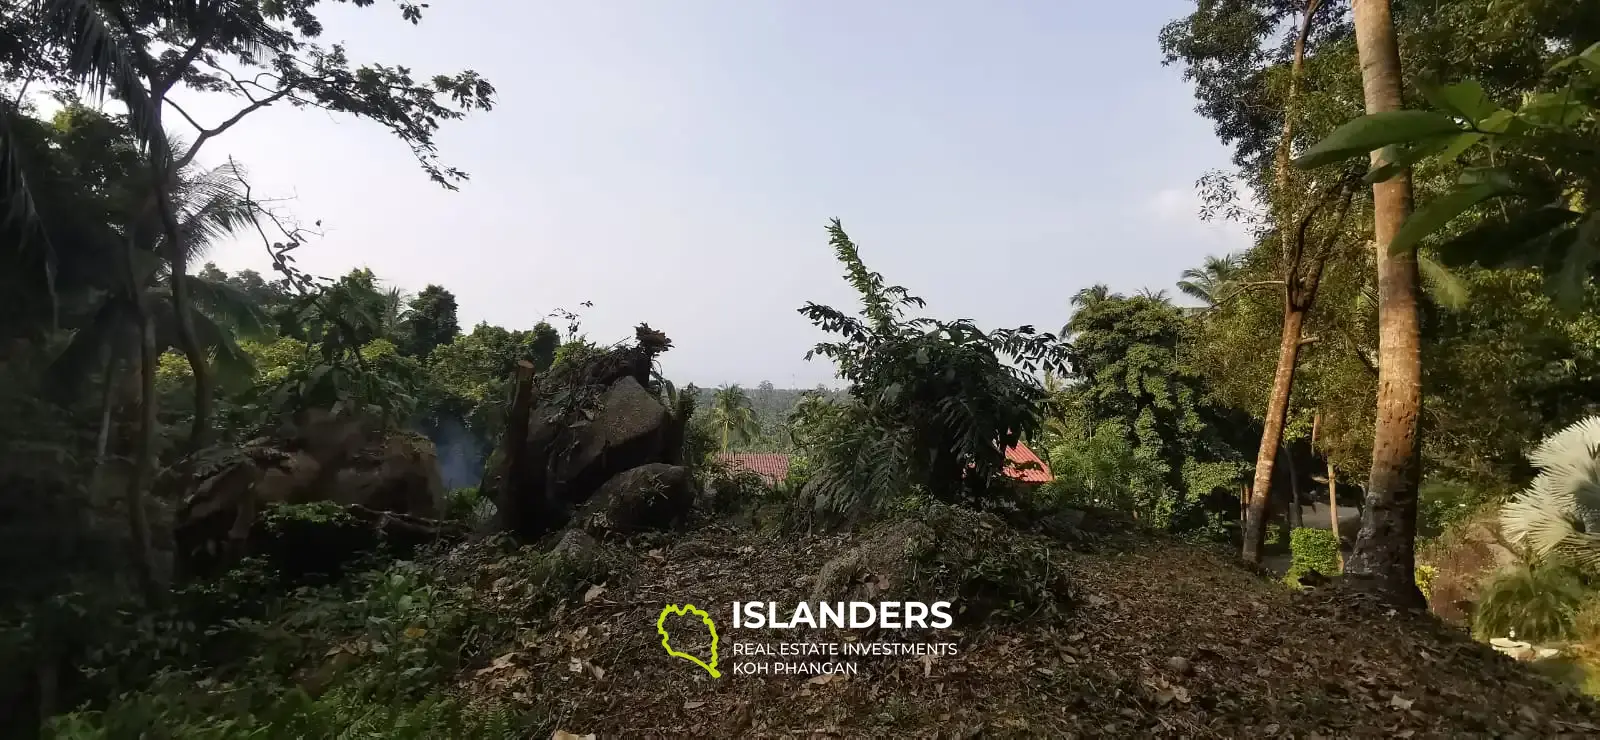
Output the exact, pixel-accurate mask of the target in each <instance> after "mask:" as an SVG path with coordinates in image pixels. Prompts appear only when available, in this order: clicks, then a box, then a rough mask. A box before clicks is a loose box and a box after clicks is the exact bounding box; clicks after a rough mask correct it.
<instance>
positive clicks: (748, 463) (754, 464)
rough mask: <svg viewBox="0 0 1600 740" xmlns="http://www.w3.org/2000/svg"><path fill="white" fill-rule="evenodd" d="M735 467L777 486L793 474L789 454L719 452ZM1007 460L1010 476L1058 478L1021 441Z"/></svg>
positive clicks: (1032, 479)
mask: <svg viewBox="0 0 1600 740" xmlns="http://www.w3.org/2000/svg"><path fill="white" fill-rule="evenodd" d="M717 459H719V460H722V461H723V462H725V463H727V464H728V465H730V466H732V467H739V468H744V469H745V470H749V471H751V472H753V473H755V474H756V475H759V476H761V477H762V478H764V479H766V481H767V482H768V483H769V484H772V485H777V484H779V483H782V482H783V480H784V479H785V478H787V477H789V456H788V455H784V454H780V453H751V452H741V453H737V454H732V455H717ZM1006 461H1007V462H1009V463H1011V464H1010V465H1008V466H1006V473H1005V474H1006V476H1007V477H1010V478H1014V479H1016V480H1018V481H1021V482H1023V483H1049V482H1050V481H1052V480H1055V478H1054V476H1052V475H1051V474H1050V466H1049V465H1046V464H1045V462H1044V461H1043V460H1040V459H1039V456H1038V455H1035V454H1033V450H1030V449H1028V446H1027V445H1025V444H1023V443H1021V442H1018V443H1017V444H1016V446H1015V447H1011V448H1010V449H1007V450H1006ZM1027 463H1033V464H1035V465H1038V466H1039V467H1037V468H1034V467H1031V466H1029V467H1027V468H1026V469H1019V467H1018V466H1023V465H1026V464H1027Z"/></svg>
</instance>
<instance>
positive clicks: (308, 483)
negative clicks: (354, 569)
mask: <svg viewBox="0 0 1600 740" xmlns="http://www.w3.org/2000/svg"><path fill="white" fill-rule="evenodd" d="M195 468H196V475H197V480H196V485H195V489H194V493H193V494H191V495H190V496H189V497H188V498H187V500H186V501H185V502H184V504H183V506H182V508H181V509H180V510H179V512H178V516H177V519H176V524H175V526H174V531H173V539H174V541H175V543H176V544H177V549H178V552H177V555H178V558H179V560H180V567H181V569H182V570H183V571H185V572H187V573H191V574H204V573H207V572H213V571H215V570H217V569H218V568H223V567H226V566H227V565H228V564H230V563H231V562H232V561H234V560H236V559H237V558H239V557H242V556H244V555H248V554H251V553H252V552H253V551H255V550H257V549H259V546H260V544H261V542H262V537H263V533H262V528H261V523H262V522H261V515H262V514H263V513H264V512H266V511H267V510H268V509H269V508H271V507H273V506H277V505H302V504H327V505H328V506H331V507H334V509H340V510H342V511H343V512H344V514H345V516H342V517H337V518H338V519H339V521H341V522H344V523H346V524H349V523H350V522H359V523H360V524H359V525H357V526H360V527H365V528H368V529H377V530H386V529H393V530H395V531H400V530H405V531H406V532H408V533H418V532H422V533H426V532H428V531H431V527H430V525H428V524H427V523H426V522H427V520H429V519H431V518H433V517H437V516H438V515H439V512H440V511H442V509H443V501H444V486H443V483H442V482H441V480H440V478H439V470H438V461H437V458H436V456H435V453H434V451H433V445H432V443H431V442H429V441H428V440H427V439H426V438H424V437H421V436H418V435H413V434H403V433H395V434H387V435H383V434H377V433H373V432H371V431H363V430H362V429H361V426H360V425H352V424H343V423H335V422H332V421H328V420H326V419H324V420H314V421H312V422H311V424H310V425H308V427H307V428H306V429H304V430H302V431H301V432H300V433H293V434H292V436H288V438H280V439H266V438H263V439H258V440H253V441H252V442H250V443H248V444H246V445H245V446H244V447H241V448H238V449H234V450H228V451H226V452H225V453H224V454H222V455H220V456H211V457H209V458H208V459H203V460H199V461H197V463H196V466H195ZM325 508H326V507H325ZM328 510H329V511H332V510H333V509H328ZM390 514H393V515H397V516H388V515H390ZM313 519H315V517H313ZM313 523H314V524H315V523H316V522H313ZM297 527H298V525H297ZM305 529H306V528H305V527H298V528H297V529H296V530H295V531H296V537H300V538H304V537H312V536H314V535H308V534H305V531H304V530H305ZM313 529H314V527H313ZM339 536H340V537H341V538H344V535H339ZM333 549H336V550H342V549H346V548H342V547H339V548H333Z"/></svg>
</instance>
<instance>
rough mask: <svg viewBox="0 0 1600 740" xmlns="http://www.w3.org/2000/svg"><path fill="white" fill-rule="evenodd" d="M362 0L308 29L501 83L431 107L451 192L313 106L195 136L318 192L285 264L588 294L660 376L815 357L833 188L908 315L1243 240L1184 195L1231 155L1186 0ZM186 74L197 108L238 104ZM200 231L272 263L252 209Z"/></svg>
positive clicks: (526, 304) (773, 365)
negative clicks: (1180, 63) (1165, 31)
mask: <svg viewBox="0 0 1600 740" xmlns="http://www.w3.org/2000/svg"><path fill="white" fill-rule="evenodd" d="M383 5H384V4H382V3H380V6H379V7H373V8H368V9H365V10H355V9H351V8H348V7H345V6H335V7H332V8H329V9H328V10H327V14H326V19H327V21H328V24H327V25H328V32H327V34H326V36H325V40H326V41H330V42H332V41H340V42H344V43H345V44H346V45H347V48H348V50H349V53H350V56H351V58H352V59H354V60H357V61H380V62H384V63H388V64H403V65H406V66H409V67H411V68H412V69H413V70H415V71H416V72H417V73H418V75H419V76H423V75H431V74H433V73H435V72H454V71H457V70H460V69H464V68H470V69H474V70H477V71H478V72H480V73H481V74H483V75H484V76H485V77H487V78H488V79H489V80H490V81H491V82H493V83H494V85H495V86H496V87H497V88H498V90H499V95H498V102H497V105H496V107H495V109H494V110H493V111H491V112H489V113H483V114H476V115H474V116H473V117H471V118H469V119H467V120H465V121H459V122H455V123H453V124H449V125H448V126H447V127H446V129H445V130H444V131H443V132H442V133H441V135H440V137H439V144H440V147H441V152H442V154H443V156H444V158H445V160H446V162H447V163H449V164H452V165H455V166H458V167H461V168H463V169H465V170H467V171H468V172H470V173H471V175H472V180H471V181H470V182H469V183H467V184H465V185H464V186H463V187H462V189H461V191H460V192H454V193H452V192H448V191H445V190H443V189H442V188H440V187H438V186H437V185H434V184H432V183H430V182H429V181H428V180H427V179H426V177H425V176H424V175H423V173H422V172H421V171H420V170H419V169H418V168H417V166H416V164H415V163H414V162H413V160H412V159H411V158H410V156H409V152H408V150H407V149H406V147H405V146H404V145H403V144H401V143H400V142H398V141H396V140H394V139H392V138H391V137H389V136H388V135H387V133H386V132H385V131H384V130H382V129H381V128H379V127H377V126H375V125H373V124H371V123H370V122H364V121H359V120H354V119H349V118H335V117H332V116H330V115H328V114H326V113H323V112H320V111H315V110H295V109H291V108H284V109H281V110H279V109H268V110H267V111H264V112H261V113H258V114H256V115H254V116H252V117H251V118H249V119H247V120H246V122H245V123H243V124H241V125H239V126H237V127H235V128H234V129H232V130H230V131H229V132H228V133H227V134H225V135H224V136H222V137H219V138H218V139H216V140H215V141H214V142H212V143H209V144H208V145H207V149H206V150H205V151H206V153H205V154H203V155H202V157H201V161H202V162H206V163H210V164H215V163H218V162H221V161H224V160H225V158H226V157H227V155H229V154H232V155H234V156H236V157H237V158H238V159H239V160H240V161H241V162H242V163H243V164H245V165H246V166H247V167H248V169H249V171H250V173H251V175H252V180H253V182H254V184H255V187H256V189H257V193H258V194H267V195H274V196H280V197H289V196H292V197H293V198H294V200H293V201H292V202H290V203H289V204H287V207H288V208H290V209H291V210H292V211H293V212H294V214H295V215H296V216H297V217H298V218H300V219H301V220H302V221H305V222H307V223H310V222H312V221H314V220H317V219H321V220H322V222H323V227H324V229H325V231H326V236H325V237H324V238H322V239H320V240H318V241H316V242H315V243H313V244H310V245H308V246H307V247H306V248H305V249H304V250H302V252H301V257H300V264H301V265H302V266H303V267H306V268H308V269H309V270H311V271H312V272H315V273H318V274H324V275H330V276H333V275H337V274H340V273H342V272H345V271H347V270H348V269H350V268H352V267H357V266H362V265H366V266H369V267H371V268H373V270H374V271H375V272H376V273H377V274H378V275H379V277H380V278H382V279H384V280H385V281H387V282H389V283H391V284H394V285H398V286H401V287H404V288H406V289H408V290H412V291H415V290H417V289H420V288H422V287H423V286H424V285H426V284H428V283H438V284H441V285H443V286H445V287H446V288H449V289H450V290H451V291H453V292H454V293H455V294H456V296H457V298H458V299H459V301H460V306H461V309H460V310H461V321H462V325H463V328H464V329H466V328H470V327H471V326H472V325H473V324H474V323H476V322H478V321H480V320H483V321H489V322H492V323H496V324H500V325H503V326H505V327H507V328H513V329H514V328H527V327H529V326H531V325H532V324H534V323H535V322H537V321H538V320H540V319H541V318H542V317H544V316H545V315H546V314H548V313H549V312H550V311H551V310H552V309H555V308H557V307H566V308H573V309H575V308H577V304H579V303H580V302H582V301H586V300H587V301H593V302H594V306H593V308H590V309H585V310H584V311H583V325H584V329H585V330H586V331H587V333H588V334H589V336H590V337H591V338H592V339H596V340H599V341H602V342H611V341H615V340H619V339H623V338H626V337H629V336H631V333H632V332H631V327H632V326H633V325H635V324H637V323H638V322H640V321H645V322H648V323H649V324H650V325H651V326H653V327H656V328H658V329H661V330H663V331H665V332H666V333H667V334H668V335H669V336H670V337H672V339H673V341H674V343H675V347H674V349H672V351H670V352H668V353H667V354H666V355H665V356H663V358H662V361H663V365H664V366H665V369H666V371H667V374H668V375H669V376H670V377H672V378H673V379H674V380H676V381H678V382H680V383H683V382H690V381H693V382H697V383H700V384H702V385H715V384H717V383H722V382H739V383H745V384H750V385H753V384H755V383H757V382H759V381H761V380H771V381H772V382H774V383H776V384H777V385H779V386H793V385H799V386H810V385H815V384H816V383H818V382H831V379H832V375H833V371H832V367H831V366H830V365H828V364H826V363H825V362H823V361H813V362H806V361H805V360H804V359H803V356H804V354H805V352H806V350H807V349H808V348H809V347H810V346H811V345H812V344H813V343H815V342H816V341H818V340H819V339H821V338H822V335H821V334H820V332H818V331H817V330H815V329H814V328H813V327H811V325H810V324H809V323H807V322H806V321H805V319H804V318H803V317H802V316H800V315H799V314H798V313H797V312H796V309H797V308H799V307H800V306H801V305H802V304H804V302H805V301H807V300H814V301H817V302H823V303H832V304H834V305H840V306H841V307H843V305H852V306H853V305H854V296H853V294H852V293H851V292H850V291H849V289H848V288H847V286H846V285H845V283H844V282H843V280H842V279H841V269H840V267H839V265H838V264H837V262H835V261H834V259H833V255H832V252H831V251H830V249H829V248H828V245H827V236H826V233H825V232H824V227H825V225H826V224H827V221H828V219H829V218H832V217H838V218H840V219H842V220H843V222H844V225H845V228H846V230H847V231H849V233H850V235H851V236H852V237H853V238H854V239H855V240H856V241H857V243H859V244H860V245H861V247H862V253H863V257H864V259H865V260H866V262H867V264H868V266H869V267H871V268H872V269H875V270H878V271H880V272H882V273H884V275H885V277H886V278H887V279H888V280H889V281H890V282H891V283H896V284H901V285H905V286H906V287H908V288H910V289H911V291H912V292H913V294H916V295H920V296H922V297H923V298H925V299H927V300H928V312H929V313H930V314H933V315H938V316H941V317H945V318H958V317H970V318H973V319H975V320H976V321H977V322H978V323H979V325H981V326H984V327H995V326H1001V325H1005V326H1014V325H1018V324H1024V323H1029V324H1035V325H1037V326H1039V327H1040V328H1041V329H1050V330H1054V329H1055V328H1058V327H1059V326H1060V325H1061V324H1062V322H1063V321H1064V320H1065V319H1066V318H1067V316H1068V299H1069V298H1070V296H1071V295H1072V294H1073V293H1074V292H1076V291H1077V290H1078V289H1079V288H1082V287H1084V286H1086V285H1089V284H1092V283H1097V282H1104V283H1107V284H1109V285H1110V286H1111V287H1112V288H1113V289H1116V290H1122V291H1132V290H1136V289H1138V288H1140V287H1145V286H1150V287H1157V288H1170V287H1171V285H1172V283H1173V282H1174V281H1175V280H1176V279H1177V277H1178V273H1179V272H1180V271H1182V270H1183V269H1184V268H1185V267H1189V266H1192V265H1195V264H1197V263H1199V262H1200V261H1201V259H1202V258H1203V257H1204V256H1205V255H1206V254H1208V253H1219V254H1220V253H1222V252H1225V251H1230V250H1235V249H1240V248H1242V247H1243V246H1244V240H1243V238H1242V236H1241V233H1242V231H1241V230H1240V229H1238V228H1236V227H1229V226H1225V225H1220V226H1219V225H1212V224H1205V223H1202V222H1200V221H1199V219H1198V218H1197V217H1196V215H1195V211H1196V208H1197V205H1198V201H1197V199H1196V197H1195V195H1194V187H1193V183H1194V181H1195V180H1196V179H1197V178H1198V177H1199V176H1200V175H1201V174H1202V173H1203V172H1204V171H1205V170H1207V169H1211V168H1214V167H1219V166H1223V165H1225V164H1226V162H1227V154H1226V152H1225V150H1224V149H1223V148H1222V147H1221V146H1220V145H1219V144H1218V143H1217V142H1216V141H1215V140H1214V138H1213V136H1212V134H1211V128H1210V125H1209V124H1208V123H1207V122H1206V121H1204V120H1203V119H1201V118H1200V117H1199V116H1197V115H1196V114H1194V113H1193V101H1192V98H1191V95H1190V90H1189V89H1188V86H1187V85H1185V84H1184V83H1183V82H1182V81H1181V79H1180V73H1179V70H1177V69H1176V68H1163V67H1162V66H1161V64H1160V53H1159V51H1158V49H1157V44H1156V34H1157V32H1158V31H1159V30H1160V28H1161V26H1162V25H1163V24H1164V23H1166V22H1167V21H1168V20H1170V19H1171V18H1173V17H1176V16H1178V15H1179V14H1180V13H1182V12H1183V11H1184V10H1185V8H1186V6H1192V3H1191V2H1188V1H1187V0H1139V2H1132V3H1119V4H1108V3H1104V2H1088V1H1087V0H1037V1H1035V2H1019V1H1002V0H971V1H969V2H937V1H931V0H915V1H913V0H896V1H889V0H872V1H871V2H861V1H860V0H850V1H846V0H827V1H824V0H782V1H780V0H724V1H721V2H713V1H711V0H627V1H625V0H587V1H583V2H579V1H577V0H573V1H570V2H561V3H552V2H544V1H542V0H534V1H529V0H521V1H514V0H456V1H455V2H434V3H433V6H432V7H431V8H428V9H427V11H426V14H425V16H424V18H423V21H422V24H421V25H419V26H415V27H413V26H411V25H410V24H408V23H405V22H403V21H401V20H400V18H399V17H398V12H396V11H394V10H393V9H392V8H389V7H384V6H383ZM1113 7H1114V8H1115V9H1114V10H1113V9H1111V8H1113ZM180 100H182V101H183V102H184V103H185V106H186V108H188V109H189V110H190V112H191V113H195V114H196V115H197V117H199V118H201V119H202V120H203V121H204V122H210V123H214V122H216V121H220V120H221V119H222V118H223V117H224V116H226V115H227V114H228V113H229V112H231V107H232V106H233V105H235V104H234V103H233V102H232V101H228V100H222V101H216V102H215V103H213V102H212V101H209V100H195V99H193V98H181V97H180ZM209 259H211V260H214V261H215V262H217V263H218V264H219V265H221V266H222V267H224V268H225V269H230V270H231V269H240V268H246V267H249V268H254V269H257V270H263V271H265V270H266V269H267V268H268V267H269V264H270V263H269V261H268V259H267V257H266V253H265V251H264V250H263V248H262V247H261V245H260V243H259V240H258V239H250V240H242V241H240V242H238V243H236V244H229V245H226V246H224V247H221V248H219V249H217V250H216V251H214V252H213V253H211V254H210V255H209Z"/></svg>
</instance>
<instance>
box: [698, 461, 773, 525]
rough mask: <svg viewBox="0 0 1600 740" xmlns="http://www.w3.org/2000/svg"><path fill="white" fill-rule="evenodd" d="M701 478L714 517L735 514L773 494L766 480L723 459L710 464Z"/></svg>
mask: <svg viewBox="0 0 1600 740" xmlns="http://www.w3.org/2000/svg"><path fill="white" fill-rule="evenodd" d="M701 478H702V480H703V485H702V488H703V490H704V491H705V496H704V506H705V508H706V509H707V510H708V511H709V512H711V513H712V514H731V513H733V512H735V511H739V510H741V509H745V508H748V507H749V506H751V505H753V504H755V503H756V502H758V501H760V500H761V499H763V498H765V497H767V496H768V495H770V494H771V493H772V488H771V487H770V486H768V485H767V482H766V480H765V479H764V478H762V477H761V476H760V475H757V474H756V473H755V472H754V471H751V470H747V469H745V468H741V467H737V466H733V465H728V464H726V463H724V462H722V461H720V460H713V461H709V462H707V463H706V464H705V465H704V466H703V467H702V469H701Z"/></svg>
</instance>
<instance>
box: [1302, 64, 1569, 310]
mask: <svg viewBox="0 0 1600 740" xmlns="http://www.w3.org/2000/svg"><path fill="white" fill-rule="evenodd" d="M1552 73H1553V74H1554V75H1555V76H1556V77H1557V78H1558V79H1564V80H1565V82H1564V84H1563V85H1562V86H1560V87H1559V88H1557V89H1554V90H1550V91H1547V92H1540V93H1535V94H1530V95H1526V96H1524V98H1523V100H1522V101H1521V103H1520V105H1518V106H1517V108H1516V109H1515V110H1512V109H1509V108H1504V107H1501V106H1500V105H1498V104H1496V103H1495V102H1494V101H1493V100H1492V99H1491V98H1490V97H1489V95H1488V94H1487V93H1486V92H1485V91H1484V89H1483V86H1482V85H1480V84H1479V83H1478V82H1476V81H1474V80H1470V79H1468V80H1463V81H1460V82H1456V83H1454V84H1450V85H1443V86H1437V85H1432V84H1422V85H1419V87H1420V88H1421V91H1422V93H1423V95H1424V97H1426V98H1427V100H1428V101H1429V103H1430V104H1431V105H1432V107H1433V108H1434V109H1435V110H1401V111H1391V112H1386V113H1374V114H1369V115H1365V116H1362V117H1360V118H1357V119H1355V120H1353V121H1350V122H1349V123H1346V124H1344V125H1343V126H1340V127H1339V128H1338V129H1335V130H1334V131H1333V133H1331V134H1329V135H1328V137H1327V138H1325V139H1323V140H1322V141H1320V142H1318V143H1317V144H1316V145H1314V146H1312V147H1311V148H1310V149H1308V150H1306V151H1305V152H1304V153H1303V154H1301V155H1300V156H1299V157H1297V158H1296V159H1295V160H1294V164H1295V166H1297V167H1300V168H1313V167H1320V166H1324V165H1328V164H1332V163H1335V162H1341V161H1345V160H1348V159H1350V158H1353V157H1356V156H1367V155H1368V154H1370V153H1371V152H1373V151H1379V150H1381V151H1382V154H1381V156H1380V157H1379V159H1378V160H1377V162H1376V163H1375V166H1374V167H1373V169H1371V170H1370V171H1369V172H1368V173H1367V176H1366V179H1367V180H1368V182H1383V181H1386V180H1388V179H1390V178H1393V177H1394V176H1395V175H1396V174H1398V173H1400V172H1401V171H1404V170H1405V169H1407V168H1410V167H1412V166H1414V165H1416V164H1419V163H1422V162H1424V161H1427V160H1435V161H1440V162H1445V163H1450V162H1455V161H1458V160H1459V161H1460V162H1461V163H1463V164H1464V165H1465V166H1464V168H1463V169H1462V171H1461V174H1460V176H1459V178H1458V179H1457V181H1456V183H1455V184H1454V185H1453V187H1451V188H1450V189H1449V190H1448V191H1447V192H1446V193H1445V194H1443V195H1441V196H1439V197H1437V198H1434V199H1432V200H1431V201H1429V202H1428V203H1426V204H1425V205H1423V206H1422V207H1420V208H1418V209H1417V210H1416V211H1415V212H1414V213H1412V215H1411V216H1410V218H1409V219H1408V220H1407V221H1406V223H1405V226H1404V227H1403V228H1401V230H1400V232H1399V233H1398V234H1396V235H1395V238H1394V241H1393V242H1392V243H1391V244H1390V249H1391V250H1394V251H1396V252H1404V251H1408V250H1414V249H1416V248H1417V247H1418V246H1419V245H1421V244H1422V243H1423V242H1424V241H1425V240H1427V239H1429V238H1430V237H1433V236H1434V235H1435V234H1438V233H1439V232H1441V231H1444V230H1445V229H1446V227H1447V226H1450V225H1451V224H1453V223H1455V222H1456V221H1457V220H1458V219H1459V218H1461V217H1462V216H1464V215H1467V214H1469V213H1471V214H1476V215H1478V216H1479V217H1480V220H1479V222H1478V223H1476V224H1474V225H1472V226H1471V227H1469V228H1466V229H1464V230H1461V231H1460V232H1459V233H1457V234H1456V235H1455V236H1453V237H1450V238H1448V239H1442V240H1439V244H1438V246H1439V255H1440V259H1441V262H1443V263H1444V264H1445V265H1446V266H1456V265H1463V264H1479V265H1482V266H1485V267H1529V266H1537V267H1541V268H1543V270H1544V274H1545V275H1546V280H1547V288H1548V289H1549V292H1550V293H1551V294H1552V295H1554V296H1555V297H1556V298H1557V299H1558V300H1560V301H1561V302H1562V303H1563V304H1564V305H1566V306H1568V307H1571V306H1575V305H1577V303H1578V301H1580V300H1581V299H1582V295H1583V288H1584V286H1585V285H1586V283H1587V282H1588V281H1589V279H1590V278H1591V275H1592V268H1593V267H1594V265H1595V263H1596V261H1597V259H1600V215H1597V214H1595V212H1594V210H1593V208H1592V207H1591V202H1592V200H1593V199H1594V197H1595V194H1596V193H1597V192H1600V138H1597V131H1600V106H1597V98H1600V43H1597V44H1595V45H1593V46H1590V47H1589V48H1588V49H1586V50H1585V51H1584V52H1583V53H1581V54H1579V55H1577V56H1574V57H1571V58H1568V59H1566V60H1564V61H1562V62H1561V63H1559V64H1557V65H1556V66H1555V67H1554V68H1553V69H1552Z"/></svg>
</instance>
